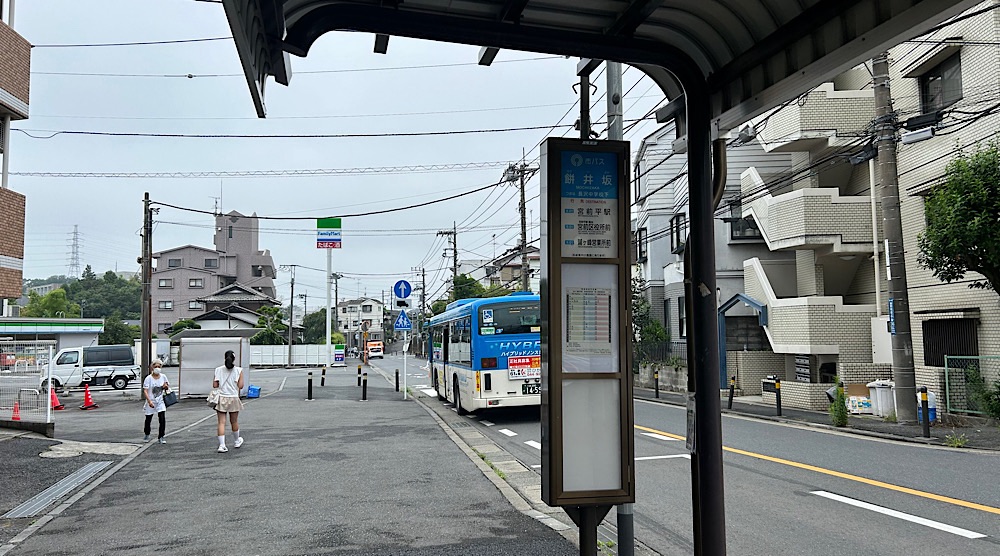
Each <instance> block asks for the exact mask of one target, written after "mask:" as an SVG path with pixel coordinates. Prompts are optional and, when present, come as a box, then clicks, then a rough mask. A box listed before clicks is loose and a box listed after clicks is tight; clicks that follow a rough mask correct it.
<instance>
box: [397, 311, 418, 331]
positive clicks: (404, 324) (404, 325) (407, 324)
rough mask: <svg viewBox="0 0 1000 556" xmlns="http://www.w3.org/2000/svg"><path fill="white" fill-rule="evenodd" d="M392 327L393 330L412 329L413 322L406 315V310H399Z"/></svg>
mask: <svg viewBox="0 0 1000 556" xmlns="http://www.w3.org/2000/svg"><path fill="white" fill-rule="evenodd" d="M392 327H393V328H394V329H395V330H413V322H412V321H411V320H410V317H408V316H406V311H400V312H399V316H398V317H396V322H394V323H393V324H392Z"/></svg>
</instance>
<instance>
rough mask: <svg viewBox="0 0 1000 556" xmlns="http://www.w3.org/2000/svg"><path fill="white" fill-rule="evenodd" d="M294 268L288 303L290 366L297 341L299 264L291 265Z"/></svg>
mask: <svg viewBox="0 0 1000 556" xmlns="http://www.w3.org/2000/svg"><path fill="white" fill-rule="evenodd" d="M289 266H290V267H291V269H292V293H291V296H290V299H291V302H290V303H289V304H288V366H289V367H291V366H292V344H293V343H294V342H295V340H294V338H295V267H296V266H297V265H289Z"/></svg>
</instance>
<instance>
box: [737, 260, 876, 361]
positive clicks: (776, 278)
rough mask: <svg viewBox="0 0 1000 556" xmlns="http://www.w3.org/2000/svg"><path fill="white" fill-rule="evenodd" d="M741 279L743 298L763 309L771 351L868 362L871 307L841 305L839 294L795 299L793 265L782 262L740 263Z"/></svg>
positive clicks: (872, 311) (870, 357)
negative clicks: (762, 304)
mask: <svg viewBox="0 0 1000 556" xmlns="http://www.w3.org/2000/svg"><path fill="white" fill-rule="evenodd" d="M789 271H791V276H789ZM743 281H744V287H745V291H746V294H747V295H748V296H750V297H752V298H754V299H757V300H759V301H761V302H763V303H765V304H766V305H767V307H768V321H769V324H768V326H766V327H765V328H764V331H765V333H766V334H767V338H768V341H770V343H771V348H772V349H773V350H774V352H775V353H785V354H803V355H804V354H812V355H837V356H838V360H839V362H840V363H841V364H844V363H865V362H868V363H870V362H871V360H872V352H871V345H872V339H871V319H872V318H873V317H874V316H875V306H874V305H850V304H846V303H844V298H843V297H842V296H811V297H796V295H797V292H795V276H794V266H793V265H791V264H788V262H786V261H782V262H781V263H779V264H776V263H771V262H766V261H764V262H762V261H761V260H760V259H757V258H753V259H749V260H747V261H744V263H743ZM776 290H777V293H776Z"/></svg>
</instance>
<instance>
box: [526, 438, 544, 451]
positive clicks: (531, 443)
mask: <svg viewBox="0 0 1000 556" xmlns="http://www.w3.org/2000/svg"><path fill="white" fill-rule="evenodd" d="M525 444H527V445H528V446H531V447H532V448H534V449H536V450H541V449H542V445H541V443H539V442H535V441H534V440H529V441H527V442H525Z"/></svg>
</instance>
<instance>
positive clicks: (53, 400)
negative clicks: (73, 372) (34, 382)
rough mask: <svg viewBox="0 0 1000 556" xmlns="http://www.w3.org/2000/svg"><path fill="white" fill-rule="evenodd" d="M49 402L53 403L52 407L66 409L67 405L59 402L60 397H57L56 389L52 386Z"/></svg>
mask: <svg viewBox="0 0 1000 556" xmlns="http://www.w3.org/2000/svg"><path fill="white" fill-rule="evenodd" d="M49 393H50V394H49V403H50V404H51V405H52V409H66V406H64V405H63V404H61V403H59V398H57V397H56V389H55V388H52V389H50V390H49Z"/></svg>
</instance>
